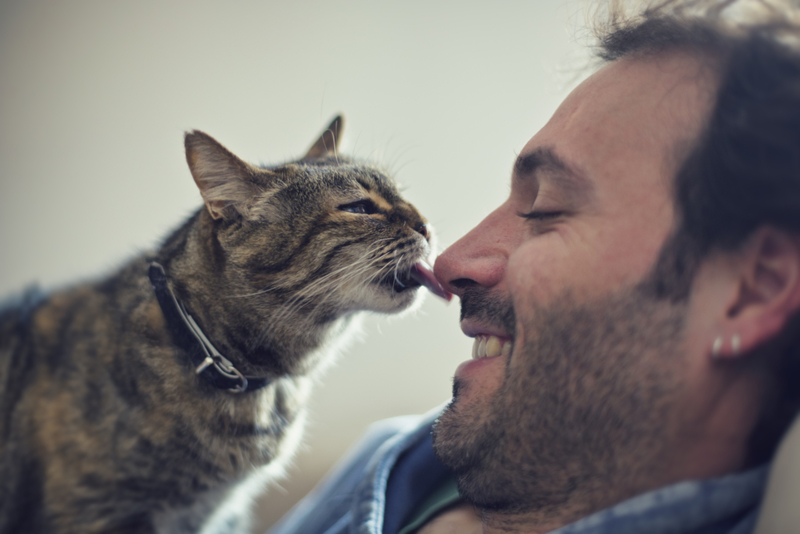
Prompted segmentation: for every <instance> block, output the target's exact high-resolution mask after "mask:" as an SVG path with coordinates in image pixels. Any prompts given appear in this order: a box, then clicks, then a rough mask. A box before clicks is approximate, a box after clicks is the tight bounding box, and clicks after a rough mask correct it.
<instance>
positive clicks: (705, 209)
mask: <svg viewBox="0 0 800 534" xmlns="http://www.w3.org/2000/svg"><path fill="white" fill-rule="evenodd" d="M605 8H606V9H605V11H604V12H602V13H601V14H600V16H599V17H598V19H597V20H598V21H599V22H598V23H597V24H596V26H595V35H596V36H597V41H598V46H597V49H596V53H597V56H598V57H599V58H601V59H602V60H604V61H607V62H612V61H616V60H619V59H622V58H641V59H644V60H646V59H647V57H648V56H654V55H658V54H662V53H665V52H670V51H677V50H680V51H685V52H689V53H692V54H695V55H697V56H698V57H701V58H703V59H704V60H706V61H708V62H709V65H710V66H711V67H713V68H716V69H718V73H719V75H720V76H719V80H720V82H719V87H718V92H717V95H716V102H715V104H714V108H713V111H712V113H711V115H710V118H709V120H708V123H707V124H706V125H705V127H704V130H703V133H702V134H701V136H700V138H699V139H698V141H697V143H696V144H695V145H694V147H692V149H691V150H689V151H688V154H687V155H686V156H685V159H684V160H683V162H682V164H681V165H680V168H679V171H678V173H677V175H676V176H675V180H674V198H675V206H676V211H677V213H678V222H677V226H676V229H675V231H674V233H673V235H672V236H671V237H670V238H669V239H668V240H667V242H666V243H665V245H664V247H663V249H662V251H661V254H660V257H659V259H658V261H657V262H656V267H655V269H654V271H653V274H652V276H651V280H649V286H648V287H651V288H652V290H653V291H654V292H655V294H656V295H657V296H658V297H660V298H667V299H671V300H674V301H681V300H685V299H686V298H687V297H688V295H689V292H690V289H691V283H692V281H693V279H694V274H695V272H696V268H697V266H698V265H699V263H700V262H701V260H702V259H703V258H704V257H706V255H707V254H708V253H709V252H711V251H713V250H734V249H736V248H737V247H739V246H740V245H742V244H743V242H744V241H745V239H747V237H748V236H749V235H751V234H752V232H753V231H754V230H756V229H757V228H758V227H760V226H763V225H773V226H775V227H778V228H781V229H784V230H785V231H788V232H791V233H793V234H795V235H799V236H800V5H799V4H798V2H796V1H794V2H788V1H787V2H780V1H767V0H661V1H658V2H650V3H649V4H646V5H645V7H644V9H640V10H639V11H638V12H637V13H635V14H633V15H630V14H629V13H630V11H629V10H628V9H626V6H625V4H624V3H623V2H621V1H620V0H616V1H613V0H612V1H610V2H609V3H608V4H606V6H605ZM793 325H795V326H796V322H793ZM793 327H794V326H793ZM794 338H795V340H794V341H793V342H792V344H791V346H790V348H789V351H788V354H786V357H785V358H783V359H782V360H781V364H780V365H781V368H780V369H778V372H779V376H780V377H782V380H783V387H782V391H781V392H780V394H779V397H780V398H778V399H776V401H775V402H774V403H773V405H772V406H771V407H770V409H769V411H768V413H767V414H765V416H764V417H763V418H762V421H761V423H760V424H759V427H758V428H756V429H755V432H754V436H758V439H754V440H752V442H751V460H752V461H753V462H758V461H763V460H765V459H767V458H768V457H769V456H770V455H771V454H772V451H773V449H774V446H775V444H776V443H777V441H778V440H779V437H780V436H781V435H782V434H783V432H784V431H785V429H786V426H787V425H788V424H789V423H790V422H791V420H792V418H793V416H794V415H795V413H796V412H797V406H798V404H799V403H800V391H798V389H800V388H798V383H800V335H795V336H794Z"/></svg>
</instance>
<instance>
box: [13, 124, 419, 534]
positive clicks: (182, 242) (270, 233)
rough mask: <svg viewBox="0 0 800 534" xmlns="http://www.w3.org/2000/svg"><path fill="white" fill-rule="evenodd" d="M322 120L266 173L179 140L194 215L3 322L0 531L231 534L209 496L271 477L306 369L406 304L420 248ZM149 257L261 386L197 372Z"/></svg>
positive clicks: (410, 225)
mask: <svg viewBox="0 0 800 534" xmlns="http://www.w3.org/2000/svg"><path fill="white" fill-rule="evenodd" d="M337 121H338V119H337ZM337 121H335V122H334V124H333V125H331V128H330V129H329V131H327V132H326V133H325V134H324V135H323V137H321V138H320V140H319V141H317V143H315V144H314V146H313V147H312V150H310V151H309V154H308V155H307V157H305V158H304V159H301V160H298V161H295V162H291V163H288V164H285V165H279V166H274V167H268V168H261V167H255V166H252V165H249V164H246V163H244V162H242V161H241V160H239V159H238V158H236V156H234V155H233V154H232V153H230V152H229V151H227V150H226V149H224V148H223V147H222V146H221V145H219V144H218V143H217V142H216V141H214V140H213V139H211V138H210V137H208V136H207V135H205V134H202V133H200V132H193V133H189V134H187V136H186V149H187V161H188V163H189V167H190V170H191V171H192V175H193V177H194V179H195V181H196V183H197V185H198V187H199V188H200V191H201V193H202V195H203V198H204V201H205V207H204V208H201V209H200V210H198V211H197V212H196V213H195V214H194V215H193V216H191V217H190V218H189V219H188V220H187V221H186V222H185V223H184V224H183V225H182V226H181V227H180V228H178V229H177V230H175V231H174V232H173V233H172V234H171V235H170V236H169V237H168V238H167V239H166V240H165V241H164V243H163V245H162V246H161V247H160V248H159V249H158V250H156V251H154V252H152V253H149V254H145V255H142V256H141V257H138V258H135V259H133V260H132V261H130V262H129V263H127V264H126V265H124V266H123V267H122V268H121V269H120V270H118V271H117V272H115V273H113V274H111V275H110V276H108V277H106V278H105V279H102V280H99V281H96V282H93V283H89V284H84V285H79V286H76V287H73V288H70V289H67V290H65V291H61V292H57V293H54V294H51V295H48V296H46V297H42V298H40V299H38V300H37V299H34V298H32V297H31V296H30V295H29V297H28V298H27V303H18V304H16V305H13V306H7V307H6V308H5V309H4V310H3V311H0V384H2V386H1V387H2V388H3V389H2V395H0V533H2V534H6V533H18V532H30V533H33V532H43V533H59V534H66V533H81V534H87V533H100V532H102V533H111V532H113V533H150V532H170V533H189V532H200V531H201V530H202V531H203V532H208V533H211V532H240V531H241V532H244V531H246V529H247V521H246V518H245V517H243V516H241V515H240V510H236V509H235V508H236V505H237V503H240V502H241V500H239V499H237V500H235V502H233V504H232V505H231V506H232V508H230V510H228V509H226V508H225V507H224V506H223V507H220V506H219V505H220V503H221V502H223V500H224V496H225V495H226V494H228V493H229V492H230V490H231V488H232V487H234V486H235V485H237V484H240V483H241V482H242V481H243V480H245V479H246V478H248V477H249V478H248V480H249V482H248V484H249V486H252V485H253V484H254V483H256V482H258V481H265V480H266V481H268V480H269V479H271V478H272V477H274V476H276V475H278V474H279V473H280V471H281V468H282V466H283V464H284V463H285V461H286V459H287V458H288V457H289V455H290V454H291V453H292V450H293V449H294V447H295V446H296V444H297V442H298V440H299V436H300V432H301V430H302V423H303V418H304V408H303V407H304V405H305V402H306V399H307V396H308V394H309V389H310V383H311V381H312V379H313V375H314V374H315V373H316V372H317V371H318V370H319V369H320V368H321V366H322V365H323V364H324V362H325V361H327V360H329V359H330V358H331V355H332V354H333V353H334V352H336V350H337V347H338V346H339V345H340V344H341V342H342V340H343V339H344V338H345V333H346V331H347V330H348V329H349V328H350V326H352V319H353V317H354V315H355V314H356V312H359V311H362V310H373V311H377V312H383V313H394V312H399V311H401V310H404V309H407V308H408V307H409V306H410V305H411V304H412V303H413V301H414V300H415V297H416V293H417V292H416V291H415V289H414V288H413V287H409V289H407V290H402V289H403V287H402V285H399V284H398V282H396V281H395V280H400V281H401V282H400V283H401V284H402V283H403V282H402V280H403V279H404V276H406V275H407V273H408V271H409V270H410V268H411V266H412V265H413V264H414V263H415V262H417V261H418V260H420V259H421V258H424V257H426V256H427V255H428V253H429V251H430V244H429V239H430V234H429V232H428V231H427V229H426V228H425V221H424V219H423V218H422V217H421V216H420V214H419V213H418V212H417V210H416V209H415V208H414V207H413V206H411V205H410V204H409V203H407V202H406V201H405V200H403V199H402V198H401V196H400V195H399V194H398V192H397V189H396V186H395V184H394V183H393V181H392V179H391V178H390V177H389V176H387V174H386V173H384V172H383V171H381V170H380V169H378V168H376V167H375V166H372V165H370V164H367V163H364V162H359V161H355V160H351V159H346V158H343V157H341V156H339V155H337V154H336V153H335V152H334V151H332V149H333V148H334V146H335V143H336V140H337V139H336V136H337V135H338V133H339V131H340V124H341V123H340V122H337ZM332 132H333V133H332ZM326 136H327V137H326ZM373 211H374V212H373ZM362 212H363V213H362ZM151 261H158V262H159V263H161V264H162V265H163V266H164V268H165V269H166V272H167V274H168V276H169V279H170V282H171V284H172V289H173V291H174V292H175V294H176V295H177V296H178V298H179V299H180V300H181V301H182V302H183V304H184V306H185V307H186V308H187V311H188V312H189V313H190V314H191V315H192V316H193V317H194V318H195V319H196V321H197V322H198V323H199V324H200V326H201V327H202V328H203V330H204V332H205V333H206V335H207V336H208V337H209V338H210V339H211V340H212V342H213V343H214V344H215V346H216V347H217V348H218V349H219V350H220V351H221V352H222V353H223V354H224V355H225V356H226V357H227V358H228V359H230V360H231V361H232V362H233V363H234V365H236V367H237V368H238V369H239V370H241V371H242V372H243V373H244V374H245V375H251V376H269V377H273V378H274V379H275V380H274V382H273V383H272V384H271V385H269V386H267V387H266V388H264V389H261V390H259V391H257V392H252V393H245V394H235V393H230V392H228V391H222V390H218V389H215V388H213V387H211V386H210V385H209V384H208V383H206V382H204V381H203V380H202V379H200V378H199V377H197V376H196V375H195V373H194V372H193V369H192V366H191V364H190V362H189V359H188V357H187V355H186V354H185V353H183V352H182V350H181V349H180V348H179V347H178V345H176V344H175V343H174V342H173V340H172V337H171V334H170V332H169V330H168V329H167V327H166V323H165V319H164V316H163V314H162V311H161V309H160V308H159V305H158V303H157V301H156V298H155V295H154V293H153V290H152V287H151V285H150V282H149V280H148V277H147V267H148V265H149V263H150V262H151ZM405 280H406V281H405V284H406V285H408V284H409V282H408V280H407V279H405ZM240 507H241V506H240ZM215 509H216V510H218V511H217V512H216V514H214V515H213V517H212V514H213V511H214V510H215ZM209 518H211V519H209ZM204 524H205V525H206V527H205V530H203V527H202V526H203V525H204Z"/></svg>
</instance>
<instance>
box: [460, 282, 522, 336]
mask: <svg viewBox="0 0 800 534" xmlns="http://www.w3.org/2000/svg"><path fill="white" fill-rule="evenodd" d="M460 299H461V316H460V318H459V321H463V320H464V319H472V320H474V321H478V322H481V323H486V324H491V325H496V326H500V327H502V328H503V330H505V331H506V332H508V333H509V335H511V336H512V337H515V336H516V328H517V316H516V313H514V306H513V305H512V303H511V299H510V298H504V297H502V296H500V295H495V294H492V293H490V292H489V291H488V290H486V289H484V288H482V287H480V286H470V287H467V288H464V290H463V292H462V294H461V295H460Z"/></svg>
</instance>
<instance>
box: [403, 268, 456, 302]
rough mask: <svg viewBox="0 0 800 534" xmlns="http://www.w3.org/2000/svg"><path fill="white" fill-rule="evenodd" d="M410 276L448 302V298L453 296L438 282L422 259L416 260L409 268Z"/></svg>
mask: <svg viewBox="0 0 800 534" xmlns="http://www.w3.org/2000/svg"><path fill="white" fill-rule="evenodd" d="M411 278H412V279H413V280H416V281H417V282H419V283H420V284H422V285H423V286H425V287H427V288H428V291H430V292H431V293H433V294H434V295H436V296H437V297H442V298H443V299H444V300H446V301H448V302H450V299H452V298H453V294H452V293H450V292H449V291H447V290H446V289H445V288H444V286H442V284H440V283H439V281H438V280H437V279H436V277H435V276H433V271H432V270H431V268H430V267H429V266H428V264H427V263H425V262H424V261H420V262H418V263H417V264H416V265H414V266H413V267H412V268H411Z"/></svg>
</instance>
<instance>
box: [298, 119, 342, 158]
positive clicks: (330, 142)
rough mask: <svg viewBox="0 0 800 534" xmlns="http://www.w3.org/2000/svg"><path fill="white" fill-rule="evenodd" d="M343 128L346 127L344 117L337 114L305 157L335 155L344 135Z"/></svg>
mask: <svg viewBox="0 0 800 534" xmlns="http://www.w3.org/2000/svg"><path fill="white" fill-rule="evenodd" d="M342 128H344V119H343V118H342V116H341V115H337V116H336V117H334V119H333V121H332V122H331V123H330V124H329V125H328V128H327V129H326V130H325V131H324V132H322V134H321V135H320V136H319V139H317V140H316V141H314V144H313V145H311V148H309V149H308V152H306V155H305V156H303V159H312V158H322V157H325V156H335V155H336V151H337V150H338V148H337V147H338V146H339V139H341V137H342Z"/></svg>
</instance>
